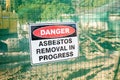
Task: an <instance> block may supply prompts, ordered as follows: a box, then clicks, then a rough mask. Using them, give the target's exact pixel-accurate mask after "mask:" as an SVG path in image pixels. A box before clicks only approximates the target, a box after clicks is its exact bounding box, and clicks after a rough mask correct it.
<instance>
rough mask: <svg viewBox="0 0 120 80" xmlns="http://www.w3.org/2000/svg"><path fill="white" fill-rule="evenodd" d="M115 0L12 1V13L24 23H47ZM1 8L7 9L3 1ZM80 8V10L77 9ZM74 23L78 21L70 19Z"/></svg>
mask: <svg viewBox="0 0 120 80" xmlns="http://www.w3.org/2000/svg"><path fill="white" fill-rule="evenodd" d="M112 1H113V0H11V3H12V4H11V11H12V10H15V11H16V12H17V13H18V15H19V19H21V20H24V21H29V22H30V21H32V22H35V21H46V20H53V19H61V15H62V14H68V15H69V14H75V13H76V11H77V10H78V9H86V10H88V8H89V9H90V8H95V7H100V6H102V5H105V4H107V3H109V2H112ZM0 3H1V6H2V8H3V9H5V4H3V0H2V1H0ZM76 7H78V8H76ZM70 18H71V19H73V20H74V21H76V19H75V18H74V16H73V17H70Z"/></svg>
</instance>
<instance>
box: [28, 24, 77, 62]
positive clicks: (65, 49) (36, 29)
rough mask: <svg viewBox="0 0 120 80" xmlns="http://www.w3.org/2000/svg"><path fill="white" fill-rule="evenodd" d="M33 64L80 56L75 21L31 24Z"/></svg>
mask: <svg viewBox="0 0 120 80" xmlns="http://www.w3.org/2000/svg"><path fill="white" fill-rule="evenodd" d="M30 37H31V39H30V43H31V45H30V47H31V61H32V64H38V63H43V62H50V61H58V60H64V59H70V58H73V57H77V56H78V37H77V26H76V24H75V23H66V24H65V23H49V24H45V23H44V24H42V23H41V24H32V25H30Z"/></svg>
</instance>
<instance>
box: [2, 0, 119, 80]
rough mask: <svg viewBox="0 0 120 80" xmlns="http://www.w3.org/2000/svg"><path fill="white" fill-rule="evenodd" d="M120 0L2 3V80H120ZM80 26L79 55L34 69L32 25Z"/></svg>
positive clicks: (8, 0) (18, 0)
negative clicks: (62, 23)
mask: <svg viewBox="0 0 120 80" xmlns="http://www.w3.org/2000/svg"><path fill="white" fill-rule="evenodd" d="M119 4H120V0H0V80H120V66H119V64H120V5H119ZM53 22H54V23H60V22H64V23H68V22H69V23H71V22H74V23H76V24H77V27H78V28H77V31H78V40H79V42H78V43H79V56H78V57H76V58H72V59H67V60H62V61H57V62H49V63H45V64H38V65H31V60H30V48H29V47H30V43H29V39H30V36H29V27H30V26H29V23H53Z"/></svg>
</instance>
